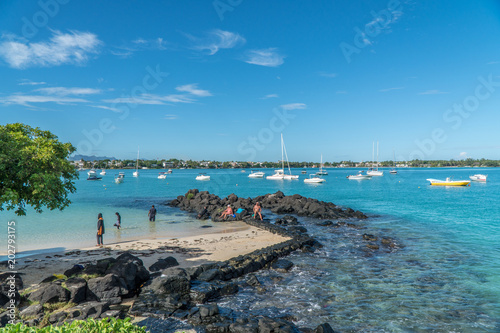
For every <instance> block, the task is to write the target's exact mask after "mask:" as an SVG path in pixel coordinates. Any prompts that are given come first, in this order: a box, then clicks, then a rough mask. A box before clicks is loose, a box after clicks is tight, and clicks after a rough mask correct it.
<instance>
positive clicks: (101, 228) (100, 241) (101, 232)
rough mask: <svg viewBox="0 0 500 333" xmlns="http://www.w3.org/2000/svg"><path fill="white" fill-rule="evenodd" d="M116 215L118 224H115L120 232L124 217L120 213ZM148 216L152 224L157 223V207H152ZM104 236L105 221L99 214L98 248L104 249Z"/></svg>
mask: <svg viewBox="0 0 500 333" xmlns="http://www.w3.org/2000/svg"><path fill="white" fill-rule="evenodd" d="M115 215H116V223H115V224H113V226H114V227H116V229H118V230H120V229H121V227H122V217H121V216H120V214H119V213H118V212H116V213H115ZM148 216H149V221H150V222H155V220H156V208H155V205H152V206H151V208H150V209H149V211H148ZM103 235H104V219H103V217H102V213H99V214H97V246H98V247H103V245H104V243H103Z"/></svg>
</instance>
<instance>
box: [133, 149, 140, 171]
mask: <svg viewBox="0 0 500 333" xmlns="http://www.w3.org/2000/svg"><path fill="white" fill-rule="evenodd" d="M132 176H134V177H139V147H137V160H136V162H135V171H134V173H132Z"/></svg>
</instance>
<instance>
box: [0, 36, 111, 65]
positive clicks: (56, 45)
mask: <svg viewBox="0 0 500 333" xmlns="http://www.w3.org/2000/svg"><path fill="white" fill-rule="evenodd" d="M2 39H3V41H2V42H0V58H2V59H3V60H4V61H5V62H6V63H7V64H8V65H9V66H10V67H12V68H18V69H23V68H28V67H34V66H43V67H49V66H59V65H63V64H77V65H81V64H84V63H85V62H86V61H87V60H88V58H89V57H90V55H91V54H97V53H98V52H99V46H100V45H102V42H101V41H100V40H99V39H98V38H97V36H96V35H95V34H92V33H90V32H79V31H71V32H70V33H61V32H59V31H53V36H52V37H51V38H50V40H48V41H45V42H38V43H30V42H28V41H26V40H25V39H23V38H17V37H13V36H12V35H9V36H7V37H3V38H2ZM6 39H7V40H6Z"/></svg>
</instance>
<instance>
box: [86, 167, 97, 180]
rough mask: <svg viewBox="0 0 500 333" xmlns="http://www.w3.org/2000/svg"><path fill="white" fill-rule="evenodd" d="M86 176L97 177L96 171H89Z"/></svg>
mask: <svg viewBox="0 0 500 333" xmlns="http://www.w3.org/2000/svg"><path fill="white" fill-rule="evenodd" d="M87 175H88V176H89V178H90V177H97V171H95V169H93V168H92V169H90V170H89V171H88V172H87Z"/></svg>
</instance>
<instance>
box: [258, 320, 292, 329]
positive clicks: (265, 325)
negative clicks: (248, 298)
mask: <svg viewBox="0 0 500 333" xmlns="http://www.w3.org/2000/svg"><path fill="white" fill-rule="evenodd" d="M259 332H268V333H271V332H283V333H284V332H290V333H292V332H295V330H294V325H293V324H292V323H289V322H287V321H285V320H280V319H273V318H269V317H262V318H260V319H259Z"/></svg>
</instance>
